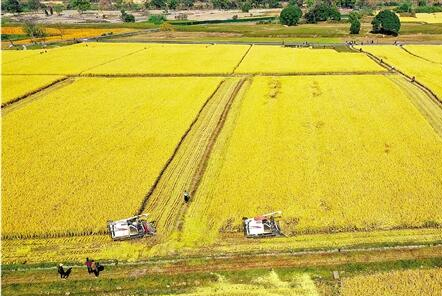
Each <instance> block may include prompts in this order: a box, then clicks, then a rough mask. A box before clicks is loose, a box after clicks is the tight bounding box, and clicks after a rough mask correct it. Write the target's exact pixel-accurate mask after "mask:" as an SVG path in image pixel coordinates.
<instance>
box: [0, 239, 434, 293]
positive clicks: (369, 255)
mask: <svg viewBox="0 0 442 296" xmlns="http://www.w3.org/2000/svg"><path fill="white" fill-rule="evenodd" d="M441 257H442V246H434V247H422V248H418V247H417V248H409V247H406V248H392V249H384V250H383V249H374V250H353V251H352V250H347V251H341V252H317V253H311V254H302V253H299V254H297V253H294V254H282V255H278V254H274V255H272V254H269V255H266V256H262V255H256V256H231V257H219V258H200V259H199V260H196V259H195V258H193V259H189V260H177V261H170V260H168V261H165V262H161V261H153V262H145V263H143V264H137V265H118V266H108V267H107V268H106V269H105V272H103V273H102V274H101V275H100V278H101V279H118V278H128V277H129V278H139V277H144V276H148V275H152V274H168V275H174V274H183V273H207V272H220V271H239V270H248V269H262V268H269V269H271V268H281V267H287V268H289V267H290V268H303V267H306V268H312V267H326V266H339V265H344V264H349V263H352V264H355V263H364V264H366V263H372V262H388V261H398V260H416V259H431V258H441ZM56 272H57V271H56V267H54V268H51V269H30V270H9V271H4V272H3V274H2V285H13V284H29V283H38V284H41V283H50V282H59V281H60V279H59V278H58V276H57V274H56ZM69 280H70V281H72V280H91V281H94V280H95V279H94V278H93V277H91V276H90V275H88V274H87V272H86V270H85V267H84V266H81V267H80V266H75V267H74V268H73V273H72V275H71V277H70V279H69Z"/></svg>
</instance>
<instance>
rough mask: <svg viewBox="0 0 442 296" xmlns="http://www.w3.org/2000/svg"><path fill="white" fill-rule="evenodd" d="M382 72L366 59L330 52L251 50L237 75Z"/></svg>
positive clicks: (254, 48) (364, 57) (278, 49)
mask: <svg viewBox="0 0 442 296" xmlns="http://www.w3.org/2000/svg"><path fill="white" fill-rule="evenodd" d="M370 71H385V69H384V68H382V67H381V66H379V65H377V64H376V63H375V62H373V61H372V60H370V59H369V58H368V57H366V56H364V55H362V54H359V53H351V52H337V51H335V50H332V49H311V48H302V49H300V48H289V47H280V46H253V47H252V49H251V50H250V51H249V53H248V54H247V56H246V57H245V58H244V60H243V61H242V63H241V64H240V65H239V67H238V69H237V70H236V71H235V72H236V73H315V72H370Z"/></svg>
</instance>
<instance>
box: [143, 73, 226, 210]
mask: <svg viewBox="0 0 442 296" xmlns="http://www.w3.org/2000/svg"><path fill="white" fill-rule="evenodd" d="M224 83H225V80H222V81H221V82H220V83H219V84H218V86H217V87H216V88H215V90H214V91H213V92H212V94H211V95H210V96H209V98H207V100H206V101H205V102H204V104H203V106H202V107H201V109H200V110H199V111H198V114H197V115H196V116H195V118H194V120H193V121H192V123H191V124H190V126H189V127H188V128H187V130H186V131H185V132H184V134H183V135H182V136H181V139H180V140H179V142H178V144H177V145H176V146H175V149H174V150H173V152H172V154H171V155H170V157H169V158H168V160H167V161H166V163H165V164H164V166H163V168H162V169H161V171H160V173H159V174H158V176H157V178H156V179H155V181H154V183H153V184H152V186H151V188H150V189H149V191H148V192H147V194H146V195H145V196H144V198H143V201H142V202H141V205H140V207H139V208H138V211H137V214H138V215H139V214H142V213H143V211H144V209H145V208H146V204H147V201H148V200H149V198H150V196H151V195H152V193H153V192H154V190H155V189H156V188H157V186H158V183H159V182H160V180H161V178H162V176H163V175H164V173H165V171H166V169H167V168H168V167H169V165H170V163H171V162H172V160H173V159H174V158H175V156H176V155H177V153H178V150H179V149H180V147H181V145H182V144H183V142H184V140H185V139H186V137H187V135H188V134H189V133H190V131H191V130H192V128H193V126H194V125H195V124H196V122H197V121H198V118H199V117H200V115H201V113H202V112H203V111H204V109H205V107H206V106H207V104H208V103H209V102H210V101H211V99H212V98H213V97H214V96H215V94H216V92H217V91H218V90H219V89H220V87H221V86H222V85H223V84H224Z"/></svg>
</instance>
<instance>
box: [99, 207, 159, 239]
mask: <svg viewBox="0 0 442 296" xmlns="http://www.w3.org/2000/svg"><path fill="white" fill-rule="evenodd" d="M147 216H148V214H141V215H138V216H134V217H130V218H126V219H122V220H118V221H108V222H107V227H108V229H109V233H110V236H111V237H112V239H113V240H114V241H116V240H127V239H134V238H142V237H145V236H153V235H155V233H156V229H155V223H154V222H148V221H147Z"/></svg>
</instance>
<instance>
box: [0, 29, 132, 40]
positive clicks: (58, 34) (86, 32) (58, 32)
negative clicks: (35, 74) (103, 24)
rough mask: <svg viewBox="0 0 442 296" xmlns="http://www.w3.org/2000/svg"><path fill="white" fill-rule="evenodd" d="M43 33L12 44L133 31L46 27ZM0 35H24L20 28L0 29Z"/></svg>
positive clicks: (129, 30)
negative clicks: (0, 33) (38, 36)
mask: <svg viewBox="0 0 442 296" xmlns="http://www.w3.org/2000/svg"><path fill="white" fill-rule="evenodd" d="M44 31H45V33H46V34H47V35H48V36H46V37H45V38H36V39H34V40H32V39H22V40H17V41H14V44H28V43H31V42H32V41H46V42H48V41H51V42H53V41H62V40H70V39H82V38H91V37H98V36H101V35H103V34H121V33H127V32H132V31H135V30H134V29H130V28H103V29H100V28H62V27H60V28H54V27H48V28H45V29H44ZM1 32H2V35H8V34H25V33H24V32H23V28H22V27H2V28H1ZM3 43H5V44H10V43H9V41H8V42H3Z"/></svg>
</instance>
